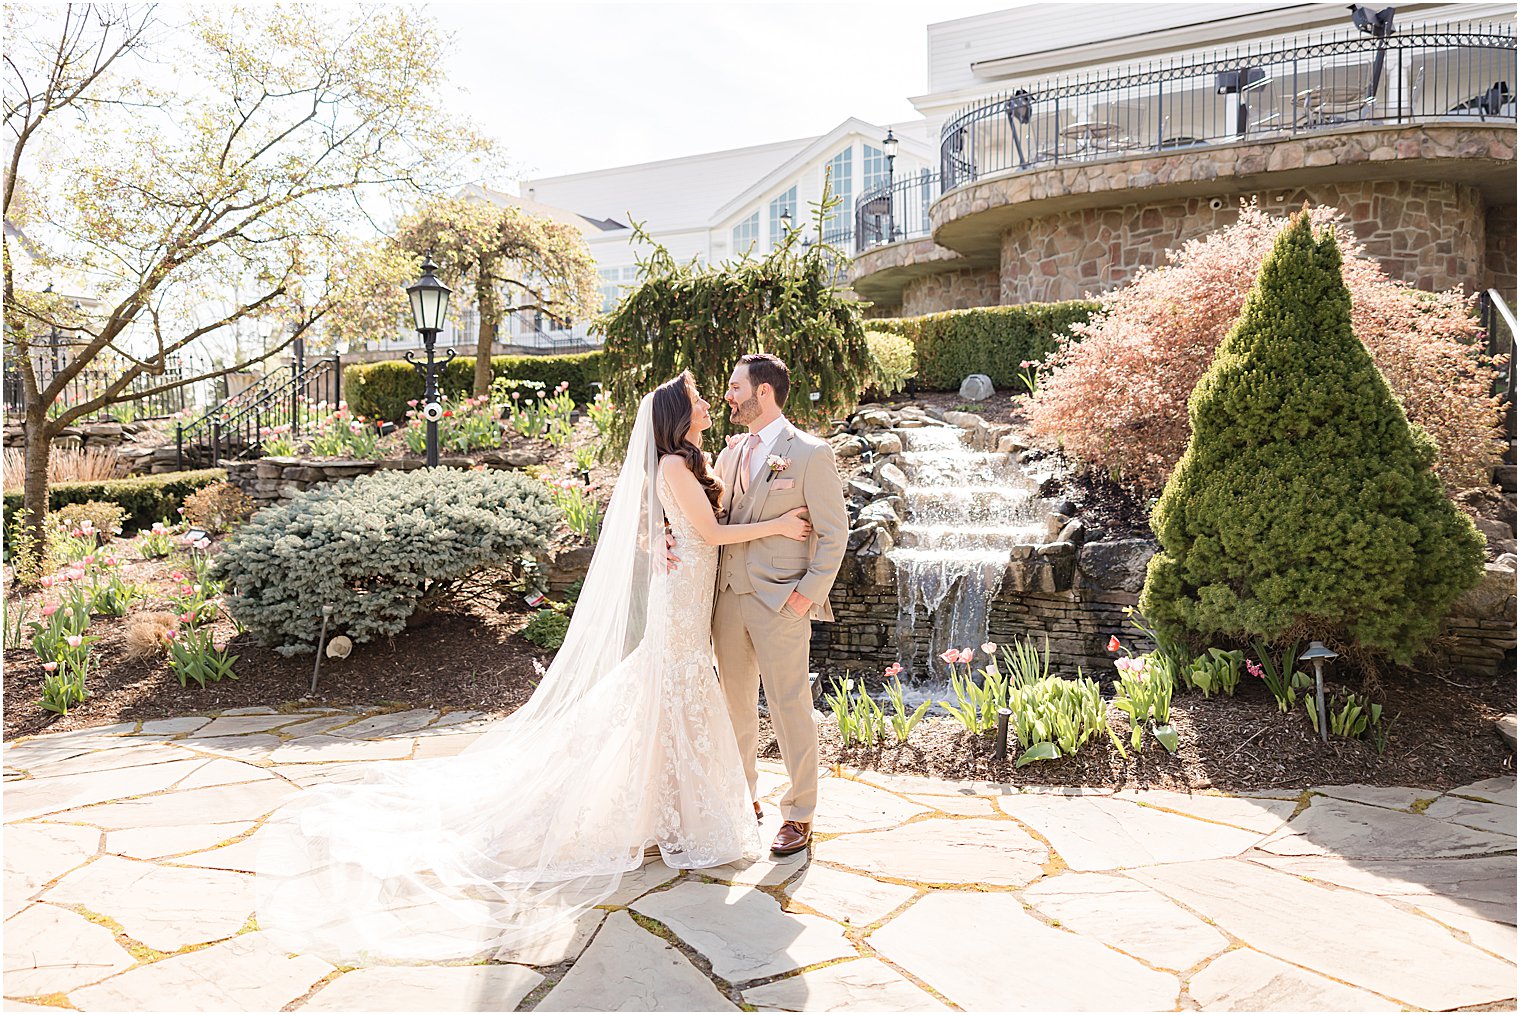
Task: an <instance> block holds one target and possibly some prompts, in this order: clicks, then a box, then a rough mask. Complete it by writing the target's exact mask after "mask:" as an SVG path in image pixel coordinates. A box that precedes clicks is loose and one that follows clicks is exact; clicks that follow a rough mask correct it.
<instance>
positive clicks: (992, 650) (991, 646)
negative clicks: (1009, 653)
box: [982, 641, 997, 655]
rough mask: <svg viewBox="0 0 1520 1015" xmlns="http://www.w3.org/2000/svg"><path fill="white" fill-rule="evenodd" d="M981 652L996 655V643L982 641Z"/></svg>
mask: <svg viewBox="0 0 1520 1015" xmlns="http://www.w3.org/2000/svg"><path fill="white" fill-rule="evenodd" d="M982 651H983V652H985V653H986V654H987V655H996V654H997V642H995V641H984V642H982Z"/></svg>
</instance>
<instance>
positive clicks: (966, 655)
mask: <svg viewBox="0 0 1520 1015" xmlns="http://www.w3.org/2000/svg"><path fill="white" fill-rule="evenodd" d="M975 658H976V654H975V653H973V652H972V651H971V650H970V649H969V648H963V649H961V655H960V660H961V662H963V663H969V662H970V661H971V660H972V659H975Z"/></svg>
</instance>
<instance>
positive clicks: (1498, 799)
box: [1451, 775, 1515, 807]
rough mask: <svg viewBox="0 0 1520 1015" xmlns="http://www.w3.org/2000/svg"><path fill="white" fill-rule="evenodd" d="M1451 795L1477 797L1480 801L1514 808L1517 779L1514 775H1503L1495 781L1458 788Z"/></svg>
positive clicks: (1489, 780)
mask: <svg viewBox="0 0 1520 1015" xmlns="http://www.w3.org/2000/svg"><path fill="white" fill-rule="evenodd" d="M1451 795H1452V796H1467V797H1477V798H1478V799H1479V800H1487V801H1488V802H1489V803H1494V804H1504V805H1505V806H1506V807H1513V806H1515V777H1514V776H1512V775H1501V776H1499V777H1498V778H1495V779H1483V780H1482V781H1480V782H1470V783H1468V784H1467V785H1466V786H1458V787H1457V788H1456V789H1454V790H1452V791H1451Z"/></svg>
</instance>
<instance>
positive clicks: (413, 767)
mask: <svg viewBox="0 0 1520 1015" xmlns="http://www.w3.org/2000/svg"><path fill="white" fill-rule="evenodd" d="M650 416H651V410H650V405H649V399H647V398H646V399H645V402H644V404H643V405H642V406H641V407H640V411H639V417H638V421H637V422H636V424H635V427H634V437H633V440H631V441H630V445H629V452H628V456H627V460H626V461H625V462H624V471H623V473H622V474H621V475H620V477H619V481H618V486H617V489H616V490H615V491H614V494H613V498H612V503H611V504H610V505H609V508H608V512H607V516H606V519H605V520H604V525H603V529H602V533H601V537H600V539H599V540H598V544H597V550H596V555H595V557H594V559H593V561H592V565H591V569H590V571H589V572H588V575H587V581H586V584H585V587H584V588H583V591H582V593H581V596H580V599H579V602H578V605H577V608H576V611H575V614H574V616H573V618H572V621H571V626H570V629H569V631H568V632H567V634H566V640H565V644H564V645H563V646H562V647H561V649H560V651H559V653H558V655H557V656H556V658H555V661H554V664H553V665H552V666H551V667H550V668H549V670H548V672H547V673H546V675H545V677H544V679H543V680H542V681H541V683H540V684H539V686H538V687H537V688H536V689H535V691H534V694H533V696H532V698H531V699H530V700H529V701H528V702H527V703H526V704H525V705H523V707H522V708H520V709H519V710H518V711H517V712H516V713H514V714H513V715H512V716H511V717H509V718H508V719H506V720H504V721H503V722H502V723H501V724H499V725H498V726H496V727H494V728H493V729H492V731H491V732H490V733H488V734H487V735H485V736H483V737H482V738H481V739H480V740H479V741H478V742H477V743H476V744H475V745H474V746H473V747H471V748H470V749H469V750H467V751H465V752H464V753H462V754H460V755H459V756H457V757H453V758H442V759H432V760H422V761H408V762H391V763H381V764H375V765H369V766H364V768H363V770H362V773H363V779H362V781H361V782H359V783H358V784H350V785H322V786H318V787H315V788H313V789H309V790H307V791H305V792H304V793H302V794H301V795H300V796H299V797H298V798H297V799H296V800H295V801H293V802H292V803H290V804H288V805H286V806H285V807H284V808H282V809H281V810H279V811H277V812H276V813H275V814H274V815H273V816H271V818H270V819H269V820H268V822H266V824H265V826H264V827H263V828H262V829H261V830H260V831H259V832H258V833H257V834H258V836H259V839H260V843H261V846H260V857H259V870H260V874H259V876H258V877H257V878H256V879H255V881H256V884H255V888H256V893H257V905H258V910H257V913H256V917H257V920H258V924H259V927H260V929H261V930H262V931H264V932H266V933H267V934H269V935H270V936H271V938H272V939H273V940H274V941H275V943H276V944H277V945H278V946H279V947H281V948H284V949H288V950H289V951H293V952H301V953H305V954H314V955H318V956H321V957H323V958H326V959H328V960H330V961H333V962H338V963H343V964H351V965H354V964H364V963H374V962H405V961H438V960H443V959H461V958H479V957H498V958H509V957H510V955H511V952H512V951H513V950H516V949H521V948H523V947H525V946H528V945H531V944H532V943H534V942H535V940H537V939H539V938H541V937H543V936H545V935H547V934H550V933H552V932H554V931H555V930H556V929H557V928H559V927H561V926H562V925H563V923H564V922H565V921H567V920H570V919H573V918H574V917H575V916H576V915H578V914H579V913H581V912H583V911H584V910H586V909H588V908H590V907H592V906H595V905H597V904H598V903H600V902H602V901H604V900H605V899H607V898H608V897H609V896H610V895H612V893H613V892H615V891H616V890H617V887H618V884H619V881H620V879H621V877H622V876H623V874H625V873H626V872H629V871H632V870H635V869H637V868H638V867H640V866H641V865H642V864H643V863H644V862H645V857H644V850H645V848H646V846H648V845H650V844H654V845H657V846H658V847H659V851H660V853H661V855H662V857H663V859H664V860H665V862H666V863H667V864H669V865H670V866H672V867H678V868H700V867H712V866H716V865H719V864H724V863H728V862H731V861H734V860H738V859H743V858H752V857H757V856H758V855H759V851H760V842H759V836H758V833H757V830H756V825H755V817H754V810H753V808H752V806H751V801H750V797H749V790H748V787H747V785H746V783H745V777H744V768H743V765H742V764H741V762H740V758H739V751H738V747H737V745H736V743H735V741H734V735H733V728H732V725H731V724H730V721H729V718H728V713H727V708H726V705H725V703H724V699H723V696H722V693H721V691H720V690H719V687H718V683H717V678H716V675H715V673H714V670H713V661H712V659H713V657H712V644H711V622H712V605H713V594H714V592H713V590H714V584H715V583H714V577H715V574H716V568H717V560H718V553H717V550H716V548H714V547H709V546H707V545H706V544H705V543H703V541H702V540H701V538H700V537H699V536H698V535H697V533H696V531H695V529H694V528H693V527H692V526H691V524H690V522H689V521H687V519H686V518H685V517H684V516H683V515H682V514H681V512H680V510H679V509H678V508H676V507H675V506H674V505H675V500H674V498H673V496H672V495H671V493H670V490H669V488H668V486H667V485H666V484H665V482H664V479H663V478H662V477H659V473H658V471H657V470H656V469H655V467H654V466H655V462H654V450H653V440H652V438H651V436H650V430H651V428H650ZM667 505H668V506H669V507H668V510H667V508H666V506H667ZM667 520H668V523H669V525H670V527H671V529H672V530H673V532H674V534H675V536H676V538H677V540H678V543H679V545H680V546H681V547H682V552H681V557H682V561H681V564H680V565H679V567H678V568H677V569H676V570H675V571H673V572H672V573H670V574H666V573H664V569H663V567H660V566H653V565H652V561H653V557H652V555H651V553H650V548H651V547H655V548H656V549H657V550H659V551H663V549H664V534H663V526H664V523H665V522H666V521H667ZM661 557H663V553H662V552H661ZM440 648H443V646H440ZM461 665H468V660H461Z"/></svg>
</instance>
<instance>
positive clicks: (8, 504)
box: [5, 469, 227, 531]
mask: <svg viewBox="0 0 1520 1015" xmlns="http://www.w3.org/2000/svg"><path fill="white" fill-rule="evenodd" d="M226 480H227V473H226V472H225V471H224V470H222V469H197V470H196V471H194V472H166V473H163V474H162V475H158V476H131V477H129V478H127V479H102V480H96V481H90V482H80V483H54V484H53V485H52V486H50V487H48V510H49V511H59V510H62V509H63V508H64V507H65V506H66V505H69V504H86V503H88V502H90V501H106V502H109V503H111V504H115V505H117V506H119V507H120V508H121V509H122V511H123V512H124V515H125V520H124V521H123V527H124V528H126V529H129V530H136V529H146V528H148V527H149V526H151V525H152V524H153V523H154V522H156V521H160V520H162V519H164V518H173V517H176V516H177V515H178V514H179V509H180V505H182V504H184V502H185V498H186V497H188V496H190V495H191V494H192V493H194V492H195V491H197V490H199V489H200V488H201V487H203V486H210V485H211V484H212V483H223V482H226ZM21 512H22V502H21V491H19V490H17V491H16V492H15V493H7V494H6V495H5V526H6V530H7V531H9V529H10V526H11V521H12V519H16V518H20V517H21Z"/></svg>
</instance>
